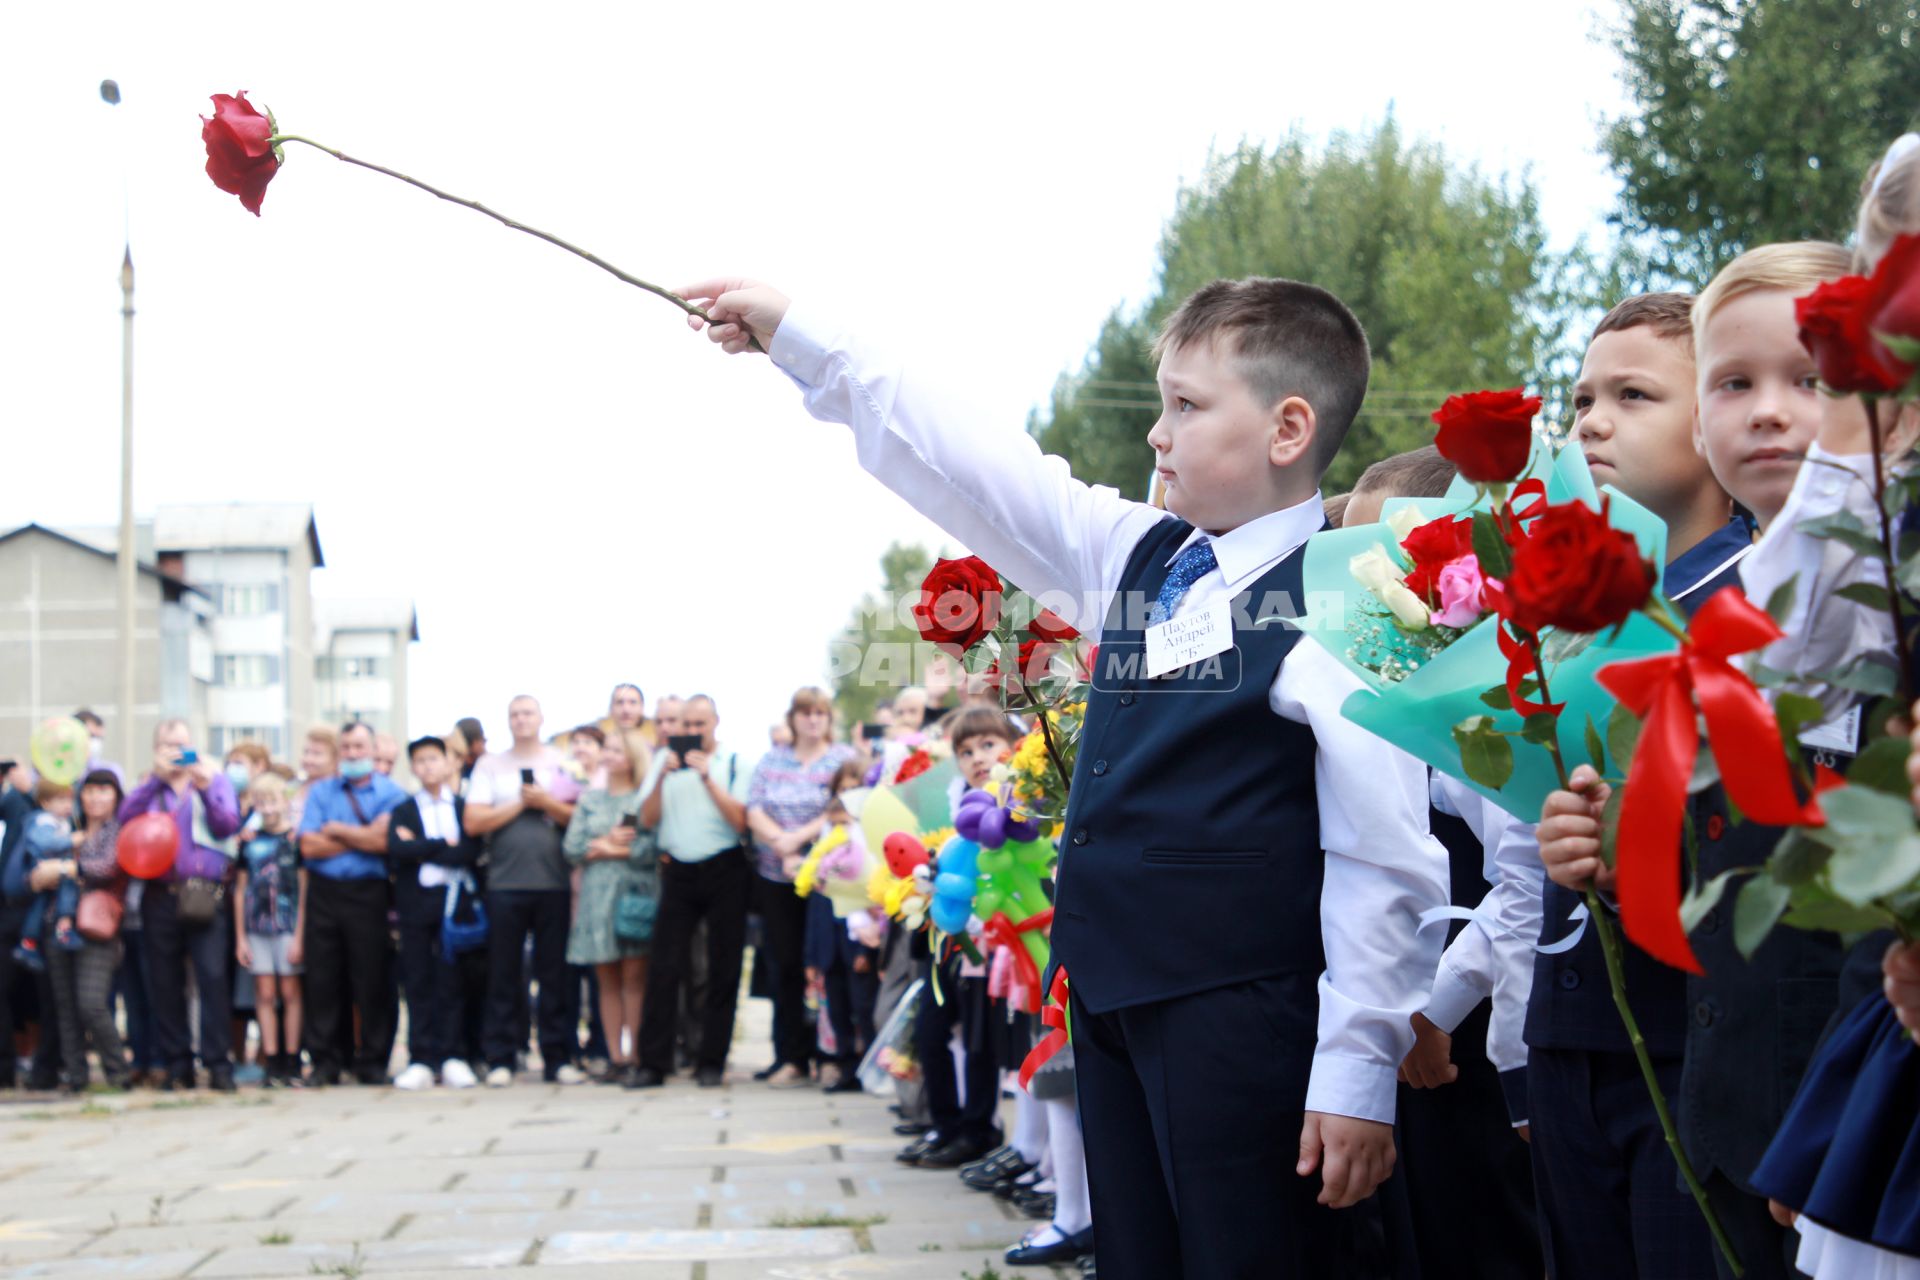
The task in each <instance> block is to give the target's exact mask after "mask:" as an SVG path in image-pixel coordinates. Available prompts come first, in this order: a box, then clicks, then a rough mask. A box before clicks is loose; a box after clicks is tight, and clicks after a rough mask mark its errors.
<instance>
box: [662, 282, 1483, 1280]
mask: <svg viewBox="0 0 1920 1280" xmlns="http://www.w3.org/2000/svg"><path fill="white" fill-rule="evenodd" d="M686 296H689V297H694V298H702V299H707V300H710V305H709V308H708V309H709V311H710V313H711V315H712V316H713V320H714V323H713V325H712V326H711V328H710V331H709V332H710V336H711V337H712V339H713V340H714V341H715V342H718V343H719V344H721V345H722V347H724V348H725V349H726V350H728V351H731V352H740V351H745V350H748V349H750V348H751V347H752V346H753V345H754V344H756V343H757V344H758V345H759V346H760V347H762V348H764V349H766V350H767V351H768V352H769V353H770V355H771V356H772V359H773V362H774V363H775V365H777V366H778V367H779V368H780V369H782V370H783V371H785V372H786V373H787V374H788V375H789V376H790V377H792V378H793V379H794V381H796V382H797V383H799V384H800V386H801V388H802V390H803V391H804V392H805V395H806V402H807V407H808V409H809V410H810V411H811V412H812V413H813V414H814V415H815V416H817V417H821V418H826V419H830V420H835V421H840V422H845V423H847V424H848V425H850V426H851V427H852V429H853V433H854V441H855V447H856V449H857V451H858V453H859V457H860V461H861V464H862V465H863V466H865V467H866V468H867V469H868V470H869V471H871V472H873V473H874V475H876V476H877V477H878V478H879V479H880V480H881V481H882V482H883V483H885V484H886V485H887V486H888V487H889V488H891V489H893V490H894V491H895V492H896V493H898V494H900V495H901V496H902V497H904V498H905V499H907V501H909V502H911V503H912V504H913V505H914V506H915V507H917V508H918V509H919V510H920V511H921V512H922V513H923V514H925V515H927V516H929V517H931V518H932V519H933V520H934V521H935V522H936V523H938V524H939V525H941V526H942V527H943V528H945V529H946V530H947V532H949V533H951V534H952V535H953V536H954V537H955V538H957V539H959V540H960V541H961V542H963V543H965V544H966V545H967V546H968V547H969V548H970V549H972V550H973V551H974V552H976V553H977V554H979V555H981V556H982V557H984V558H985V559H986V560H987V561H988V563H990V564H992V565H993V566H994V567H995V568H997V569H999V570H1000V571H1001V572H1002V573H1003V574H1005V575H1006V576H1007V577H1009V578H1010V579H1012V581H1013V582H1014V583H1015V584H1016V585H1018V586H1020V587H1022V588H1024V589H1026V590H1027V591H1029V592H1031V593H1032V594H1034V595H1035V596H1037V597H1039V598H1040V600H1041V603H1043V604H1045V605H1047V606H1049V607H1051V608H1053V609H1054V611H1055V612H1056V613H1058V614H1060V615H1061V616H1062V617H1063V618H1065V619H1067V620H1068V621H1069V622H1072V623H1074V624H1075V625H1077V626H1079V627H1080V629H1081V630H1082V631H1086V630H1088V629H1089V627H1090V626H1091V625H1092V624H1094V623H1097V622H1100V621H1101V620H1103V619H1104V624H1105V625H1104V628H1103V630H1102V631H1101V643H1100V667H1101V669H1100V671H1098V672H1096V674H1095V681H1094V689H1093V692H1092V694H1091V696H1090V698H1089V700H1088V705H1087V712H1086V723H1085V728H1084V730H1083V736H1082V738H1081V742H1080V748H1079V763H1078V765H1077V766H1076V771H1075V776H1074V780H1073V788H1072V800H1071V804H1070V806H1069V808H1068V811H1067V815H1066V821H1065V830H1064V835H1063V837H1062V856H1061V860H1060V870H1059V881H1058V898H1057V902H1056V914H1055V917H1054V925H1053V946H1054V956H1055V959H1056V960H1057V961H1058V963H1059V964H1061V965H1062V966H1064V968H1065V969H1066V970H1067V971H1068V973H1069V975H1070V977H1069V983H1070V986H1071V988H1072V1019H1073V1042H1074V1054H1075V1068H1076V1072H1077V1077H1078V1089H1079V1099H1080V1111H1081V1116H1082V1121H1083V1124H1084V1126H1085V1131H1086V1144H1087V1167H1088V1170H1089V1173H1090V1178H1091V1189H1092V1198H1093V1217H1094V1220H1095V1221H1096V1222H1098V1223H1099V1224H1100V1231H1099V1236H1098V1241H1097V1246H1098V1257H1099V1266H1100V1268H1101V1271H1102V1273H1103V1274H1104V1275H1105V1276H1106V1277H1107V1280H1131V1278H1133V1277H1151V1278H1152V1280H1169V1278H1174V1277H1181V1276H1191V1277H1196V1278H1199V1277H1204V1278H1205V1280H1231V1278H1234V1277H1247V1278H1249V1280H1251V1278H1253V1277H1259V1278H1260V1280H1274V1278H1277V1277H1295V1276H1297V1277H1316V1278H1317V1277H1324V1276H1329V1275H1335V1274H1339V1266H1338V1262H1337V1260H1336V1258H1335V1253H1336V1250H1335V1246H1334V1237H1335V1236H1336V1234H1337V1232H1336V1230H1335V1218H1334V1215H1333V1213H1332V1212H1331V1210H1333V1209H1336V1208H1342V1207H1345V1206H1348V1205H1352V1204H1355V1203H1357V1202H1359V1201H1360V1200H1362V1199H1364V1198H1365V1197H1367V1196H1368V1195H1370V1194H1372V1192H1373V1190H1374V1188H1375V1187H1376V1186H1378V1185H1379V1183H1380V1181H1381V1180H1382V1179H1384V1178H1385V1177H1387V1175H1388V1173H1389V1172H1390V1170H1391V1169H1392V1166H1393V1160H1394V1147H1393V1118H1394V1091H1395V1074H1396V1072H1397V1070H1398V1068H1399V1065H1400V1061H1401V1059H1402V1058H1403V1057H1405V1055H1406V1053H1407V1051H1408V1049H1410V1048H1411V1047H1412V1043H1413V1035H1412V1030H1411V1027H1410V1025H1409V1021H1408V1020H1409V1018H1410V1017H1411V1016H1412V1014H1413V1013H1414V1012H1415V1011H1416V1010H1418V1009H1420V1008H1421V1007H1422V1006H1423V1004H1424V1003H1425V1000H1426V995H1427V990H1428V987H1429V985H1430V984H1431V982H1432V979H1433V974H1434V969H1435V965H1436V963H1437V961H1438V959H1439V952H1440V941H1441V938H1440V931H1438V930H1429V931H1427V932H1426V933H1419V932H1417V931H1416V930H1417V921H1418V917H1419V915H1420V913H1421V912H1422V911H1423V910H1425V909H1427V908H1429V907H1433V906H1438V905H1441V904H1444V903H1445V902H1446V900H1447V879H1446V876H1447V870H1446V868H1447V858H1446V853H1445V851H1444V850H1442V849H1441V848H1440V846H1439V844H1438V843H1437V842H1436V841H1435V840H1434V839H1433V837H1432V836H1431V834H1430V833H1429V832H1428V828H1427V774H1426V770H1425V769H1424V768H1423V767H1422V766H1420V765H1419V764H1417V763H1416V762H1415V761H1413V760H1412V759H1411V758H1410V757H1408V756H1405V755H1403V754H1401V753H1399V752H1397V751H1395V750H1393V749H1391V748H1389V747H1387V746H1385V745H1384V744H1382V743H1381V742H1379V741H1378V740H1377V739H1375V738H1373V737H1371V736H1370V735H1368V734H1367V733H1366V732H1365V731H1363V730H1361V729H1359V728H1358V727H1357V726H1355V725H1353V724H1351V723H1350V722H1348V721H1346V720H1345V719H1343V718H1342V717H1341V715H1340V704H1341V703H1342V701H1344V700H1345V698H1346V697H1347V696H1348V695H1349V694H1350V693H1352V692H1353V691H1354V690H1356V689H1358V688H1359V687H1360V685H1359V682H1358V681H1357V680H1356V679H1355V678H1354V677H1353V676H1352V675H1351V674H1350V673H1349V672H1348V671H1347V670H1346V669H1345V668H1344V667H1343V666H1341V664H1340V663H1339V662H1338V661H1337V660H1335V659H1334V658H1333V657H1332V656H1331V655H1330V654H1328V653H1327V652H1326V651H1325V650H1324V649H1323V648H1321V647H1320V646H1319V645H1317V644H1314V643H1312V642H1306V643H1302V642H1301V641H1302V637H1301V636H1300V634H1299V632H1298V631H1297V630H1295V629H1294V628H1292V627H1290V626H1288V625H1286V624H1285V621H1284V620H1285V619H1286V618H1288V617H1290V616H1293V615H1295V614H1296V613H1297V610H1298V606H1299V604H1300V601H1301V559H1302V557H1301V555H1300V548H1301V545H1302V544H1303V543H1304V542H1305V541H1306V540H1307V538H1308V537H1309V536H1310V535H1312V534H1313V533H1315V532H1316V531H1318V530H1319V529H1320V528H1321V527H1322V524H1323V507H1322V503H1321V498H1320V494H1319V492H1318V485H1319V479H1320V476H1321V474H1322V473H1323V472H1324V471H1325V470H1326V467H1327V464H1328V463H1329V462H1330V461H1331V460H1332V459H1333V457H1334V454H1335V452H1336V450H1337V449H1338V448H1339V444H1340V440H1341V438H1342V437H1343V436H1344V435H1345V433H1346V430H1347V427H1348V425H1349V424H1350V423H1351V422H1352V420H1353V417H1354V415H1355V414H1356V413H1357V412H1358V410H1359V408H1360V402H1361V399H1362V397H1363V396H1364V394H1365V392H1366V385H1367V375H1368V369H1369V356H1368V351H1367V341H1366V337H1365V335H1364V334H1363V333H1362V332H1361V329H1360V325H1359V323H1358V322H1357V321H1356V320H1355V319H1354V318H1353V315H1352V313H1351V312H1349V311H1348V310H1347V308H1346V307H1345V306H1343V305H1341V303H1340V301H1339V300H1338V299H1337V298H1335V297H1334V296H1333V295H1332V294H1330V293H1328V292H1326V291H1325V290H1324V289H1319V288H1316V287H1314V286H1313V285H1308V284H1301V283H1297V282H1294V281H1287V280H1261V279H1252V280H1241V281H1217V282H1215V283H1213V284H1210V285H1208V286H1206V287H1205V288H1203V289H1201V290H1200V291H1199V292H1198V293H1196V294H1194V295H1193V297H1191V298H1189V299H1188V300H1187V302H1186V303H1185V304H1184V305H1182V307H1181V308H1180V309H1179V311H1178V312H1176V313H1175V315H1174V316H1173V317H1172V319H1171V320H1170V321H1169V322H1168V325H1167V328H1166V331H1165V333H1164V334H1163V335H1162V337H1161V339H1160V342H1159V344H1158V355H1159V358H1160V368H1159V386H1160V392H1161V400H1162V412H1161V416H1160V419H1159V421H1158V422H1157V423H1155V424H1154V426H1153V429H1152V431H1151V432H1150V433H1149V434H1148V436H1147V441H1148V443H1149V444H1150V445H1151V446H1152V448H1153V450H1154V454H1155V463H1156V467H1157V472H1158V475H1159V477H1160V479H1161V480H1162V481H1163V482H1164V484H1165V489H1166V494H1167V508H1168V510H1166V511H1162V510H1159V509H1157V508H1154V507H1150V506H1146V505H1144V504H1141V503H1136V502H1129V501H1127V500H1126V499H1124V498H1122V497H1121V496H1120V495H1119V494H1118V493H1116V492H1114V491H1113V490H1111V489H1105V488H1092V487H1089V486H1087V485H1085V484H1082V483H1080V482H1078V481H1076V480H1075V479H1074V478H1073V476H1072V475H1071V473H1070V471H1069V469H1068V466H1067V464H1066V462H1065V461H1064V460H1062V459H1060V458H1055V457H1044V456H1042V455H1041V453H1040V450H1039V448H1038V446H1037V445H1036V444H1035V442H1034V440H1033V438H1032V437H1031V436H1030V435H1028V434H1027V433H1026V432H1025V431H1023V430H1021V429H1020V425H1019V423H1018V422H1017V421H996V420H995V419H994V418H992V417H990V416H983V415H980V414H975V413H970V412H969V411H968V410H967V409H966V408H965V407H964V401H962V400H961V399H960V398H958V397H955V396H952V395H949V394H946V393H943V392H942V391H940V390H939V389H938V388H937V386H936V385H935V380H934V379H932V378H930V377H928V376H927V375H926V374H925V373H924V372H922V371H921V370H920V369H918V368H916V369H914V370H913V371H912V372H911V374H909V372H908V371H907V370H906V369H905V368H904V367H903V366H901V365H899V364H896V363H894V362H891V361H889V360H886V359H884V358H881V357H880V356H878V355H877V354H876V353H875V352H874V351H872V350H871V349H869V348H868V347H867V346H865V345H864V344H861V343H856V342H855V341H853V340H852V339H850V338H848V337H846V336H843V335H841V334H839V333H838V331H836V330H835V329H833V328H831V327H829V325H828V324H827V323H826V322H825V321H824V320H823V319H822V318H820V317H819V316H817V315H814V314H812V313H810V312H808V311H807V310H806V309H805V308H804V307H799V306H795V307H791V308H789V305H788V300H787V299H786V298H785V297H784V296H783V295H781V294H780V293H778V292H777V291H775V290H773V289H770V288H767V287H765V286H761V285H756V284H754V283H752V282H749V281H730V280H722V281H713V282H709V283H707V284H704V285H700V286H696V287H694V288H692V289H690V290H687V291H686Z"/></svg>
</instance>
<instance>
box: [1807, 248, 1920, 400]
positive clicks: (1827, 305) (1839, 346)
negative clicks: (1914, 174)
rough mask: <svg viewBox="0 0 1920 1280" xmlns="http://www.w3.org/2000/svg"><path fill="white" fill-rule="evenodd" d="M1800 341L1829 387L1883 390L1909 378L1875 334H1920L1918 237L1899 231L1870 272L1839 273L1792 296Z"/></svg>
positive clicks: (1910, 374)
mask: <svg viewBox="0 0 1920 1280" xmlns="http://www.w3.org/2000/svg"><path fill="white" fill-rule="evenodd" d="M1793 318H1794V320H1796V321H1797V322H1798V323H1799V325H1800V344H1801V345H1802V346H1804V347H1805V348H1806V349H1807V350H1808V351H1809V352H1811V353H1812V355H1813V361H1814V363H1815V364H1816V365H1818V366H1819V369H1820V381H1822V382H1824V383H1825V384H1826V385H1827V387H1828V389H1829V390H1832V391H1841V392H1853V393H1863V394H1866V395H1884V394H1886V393H1887V392H1890V391H1898V390H1899V389H1900V388H1901V387H1904V386H1906V385H1907V381H1908V379H1910V378H1912V377H1913V366H1912V365H1910V364H1907V363H1906V362H1905V361H1903V360H1901V359H1900V358H1899V357H1897V356H1895V355H1894V354H1893V352H1891V351H1889V350H1887V347H1886V344H1885V343H1883V342H1881V341H1880V340H1879V337H1878V336H1876V335H1892V336H1894V337H1899V338H1920V236H1901V237H1900V238H1899V239H1898V240H1896V241H1894V242H1893V247H1892V248H1890V249H1888V250H1887V253H1886V256H1885V257H1883V258H1881V259H1880V264H1879V265H1878V266H1876V267H1875V268H1874V270H1873V275H1872V276H1842V277H1841V278H1840V279H1838V280H1829V281H1827V282H1826V283H1824V284H1822V285H1820V286H1819V287H1818V288H1816V289H1815V290H1814V291H1813V292H1812V293H1810V294H1808V295H1807V296H1806V297H1804V298H1795V299H1794V300H1793Z"/></svg>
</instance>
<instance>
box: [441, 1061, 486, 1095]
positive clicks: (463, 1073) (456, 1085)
mask: <svg viewBox="0 0 1920 1280" xmlns="http://www.w3.org/2000/svg"><path fill="white" fill-rule="evenodd" d="M440 1083H441V1084H443V1085H445V1086H447V1088H449V1089H471V1088H473V1086H475V1085H476V1084H479V1083H480V1082H479V1081H478V1080H476V1079H474V1078H473V1068H472V1067H470V1066H468V1065H467V1064H466V1063H464V1062H462V1061H461V1060H460V1059H458V1058H448V1059H447V1060H446V1061H445V1062H443V1063H441V1064H440Z"/></svg>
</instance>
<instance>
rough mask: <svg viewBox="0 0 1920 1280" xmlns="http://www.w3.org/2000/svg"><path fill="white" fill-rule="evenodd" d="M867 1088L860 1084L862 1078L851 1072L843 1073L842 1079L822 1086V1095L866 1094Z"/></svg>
mask: <svg viewBox="0 0 1920 1280" xmlns="http://www.w3.org/2000/svg"><path fill="white" fill-rule="evenodd" d="M866 1091H867V1090H866V1087H865V1086H864V1085H862V1084H861V1083H860V1077H859V1076H857V1075H855V1074H853V1072H851V1071H845V1072H842V1073H841V1075H840V1078H839V1079H838V1080H835V1081H834V1082H833V1083H832V1084H823V1085H821V1086H820V1092H822V1093H865V1092H866Z"/></svg>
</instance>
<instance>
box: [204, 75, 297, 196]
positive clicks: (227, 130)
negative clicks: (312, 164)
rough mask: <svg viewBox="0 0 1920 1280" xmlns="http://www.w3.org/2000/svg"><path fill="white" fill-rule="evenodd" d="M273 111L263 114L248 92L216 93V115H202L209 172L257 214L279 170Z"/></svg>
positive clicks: (219, 186)
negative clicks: (274, 137)
mask: <svg viewBox="0 0 1920 1280" xmlns="http://www.w3.org/2000/svg"><path fill="white" fill-rule="evenodd" d="M273 133H274V129H273V114H272V113H271V112H268V113H267V114H265V115H262V114H261V113H260V111H259V110H258V109H257V108H256V107H255V106H254V105H253V104H252V103H251V102H248V101H247V92H246V90H244V89H242V90H241V91H240V92H238V93H216V94H214V95H213V115H212V116H210V117H209V116H201V117H200V141H202V142H204V143H206V144H207V176H208V177H209V178H212V179H213V185H214V186H216V187H218V188H220V189H221V190H222V191H225V192H227V193H228V194H229V195H236V196H239V197H240V204H241V206H242V207H244V208H245V209H246V211H247V212H248V213H251V214H252V215H253V216H254V217H256V218H257V217H259V216H260V201H261V200H262V199H263V198H264V197H265V196H266V194H267V184H268V183H269V182H272V181H273V175H274V174H276V173H278V172H280V152H279V150H278V148H276V147H275V146H274V145H273Z"/></svg>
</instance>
